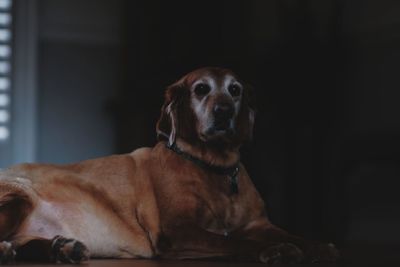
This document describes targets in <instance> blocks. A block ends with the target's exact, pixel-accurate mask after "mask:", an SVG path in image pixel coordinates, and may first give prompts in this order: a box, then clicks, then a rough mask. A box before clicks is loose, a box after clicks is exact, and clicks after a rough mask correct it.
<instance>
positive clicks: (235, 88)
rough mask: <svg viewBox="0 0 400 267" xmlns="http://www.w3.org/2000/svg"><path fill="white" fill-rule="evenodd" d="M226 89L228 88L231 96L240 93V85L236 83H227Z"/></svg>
mask: <svg viewBox="0 0 400 267" xmlns="http://www.w3.org/2000/svg"><path fill="white" fill-rule="evenodd" d="M228 90H229V93H230V94H231V96H233V97H235V96H239V95H240V86H239V85H237V84H231V85H229V87H228Z"/></svg>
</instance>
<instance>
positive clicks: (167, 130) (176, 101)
mask: <svg viewBox="0 0 400 267" xmlns="http://www.w3.org/2000/svg"><path fill="white" fill-rule="evenodd" d="M183 89H184V88H183V82H182V81H177V82H176V83H174V84H172V85H170V86H168V88H167V90H166V91H165V102H164V104H163V106H162V107H161V116H160V118H159V120H158V122H157V126H156V130H157V139H158V140H168V143H169V144H170V145H172V144H173V143H174V142H175V139H176V133H177V129H178V107H179V106H180V104H181V103H180V102H181V101H182V95H183Z"/></svg>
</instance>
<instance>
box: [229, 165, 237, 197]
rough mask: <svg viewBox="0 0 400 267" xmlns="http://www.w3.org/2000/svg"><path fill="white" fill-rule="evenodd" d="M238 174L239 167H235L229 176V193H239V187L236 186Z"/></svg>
mask: <svg viewBox="0 0 400 267" xmlns="http://www.w3.org/2000/svg"><path fill="white" fill-rule="evenodd" d="M238 174H239V167H236V168H235V170H234V171H233V173H232V174H231V175H229V176H230V177H229V178H230V180H231V192H232V194H238V193H239V185H238Z"/></svg>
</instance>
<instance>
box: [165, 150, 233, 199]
mask: <svg viewBox="0 0 400 267" xmlns="http://www.w3.org/2000/svg"><path fill="white" fill-rule="evenodd" d="M166 147H167V148H169V149H170V150H172V151H173V152H175V153H176V154H178V155H180V156H181V157H183V158H184V159H186V160H189V161H191V162H193V163H194V164H196V165H197V166H199V167H200V168H202V169H204V170H207V171H211V172H213V173H215V174H217V175H227V176H228V177H229V178H230V182H231V191H232V193H234V194H237V193H238V192H239V188H238V174H239V168H240V161H239V160H238V161H237V162H236V163H235V164H233V165H232V166H229V167H222V166H215V165H211V164H209V163H207V162H205V161H204V160H201V159H199V158H197V157H195V156H193V155H190V154H189V153H186V152H185V151H182V150H181V149H180V148H179V147H178V146H177V145H176V143H175V142H174V143H172V144H168V143H167V144H166Z"/></svg>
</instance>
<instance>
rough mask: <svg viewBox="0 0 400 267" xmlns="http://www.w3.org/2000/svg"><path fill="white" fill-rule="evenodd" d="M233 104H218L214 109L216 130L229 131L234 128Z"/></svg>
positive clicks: (214, 126)
mask: <svg viewBox="0 0 400 267" xmlns="http://www.w3.org/2000/svg"><path fill="white" fill-rule="evenodd" d="M233 114H234V109H233V106H232V105H230V104H218V105H215V107H214V109H213V115H214V125H213V128H214V129H215V130H216V131H227V130H229V129H230V128H232V118H233Z"/></svg>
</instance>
